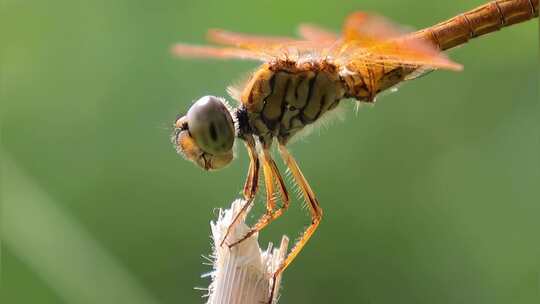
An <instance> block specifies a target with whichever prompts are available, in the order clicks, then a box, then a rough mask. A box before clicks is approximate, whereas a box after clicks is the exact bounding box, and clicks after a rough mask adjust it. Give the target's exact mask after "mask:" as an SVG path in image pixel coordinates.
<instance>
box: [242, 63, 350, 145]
mask: <svg viewBox="0 0 540 304" xmlns="http://www.w3.org/2000/svg"><path fill="white" fill-rule="evenodd" d="M344 96H345V87H344V84H343V82H342V80H341V79H340V76H339V74H338V72H337V68H336V67H335V66H333V65H329V64H320V65H317V64H313V63H311V64H306V65H305V66H297V65H295V64H292V63H286V62H285V63H283V62H281V63H276V64H274V65H264V66H263V67H261V68H260V69H259V70H258V71H257V72H256V73H255V74H254V75H253V77H252V78H251V80H250V81H249V82H248V84H247V86H246V87H245V89H244V92H243V94H242V97H241V98H242V103H243V104H244V106H245V107H246V109H247V112H248V120H249V124H250V127H251V129H252V132H253V133H254V134H255V135H257V136H258V137H259V138H260V139H261V141H262V142H263V143H268V144H270V143H271V140H272V138H273V137H277V138H278V139H279V140H280V141H281V142H282V143H286V142H287V141H288V140H289V139H290V138H291V137H292V136H293V135H294V134H296V133H297V132H298V131H300V130H301V129H302V128H304V127H305V126H306V125H308V124H311V123H313V122H315V121H317V120H318V119H320V118H321V117H322V116H323V115H324V114H325V113H326V112H328V111H330V110H332V109H334V108H335V107H336V106H337V105H338V104H339V101H340V100H341V99H342V98H343V97H344Z"/></svg>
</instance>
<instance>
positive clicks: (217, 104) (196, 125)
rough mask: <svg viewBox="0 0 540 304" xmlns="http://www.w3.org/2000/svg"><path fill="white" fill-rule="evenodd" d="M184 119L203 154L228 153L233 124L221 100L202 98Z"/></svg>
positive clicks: (232, 136)
mask: <svg viewBox="0 0 540 304" xmlns="http://www.w3.org/2000/svg"><path fill="white" fill-rule="evenodd" d="M186 117H187V124H188V127H189V133H190V134H191V135H192V136H193V138H194V139H195V141H196V142H197V144H198V145H199V147H200V148H201V149H202V150H203V151H204V152H207V153H209V154H213V155H221V154H226V153H229V151H230V150H231V149H232V147H233V144H234V124H233V120H232V117H231V113H230V112H229V110H228V109H227V107H226V106H225V103H224V101H223V100H222V99H220V98H218V97H214V96H204V97H202V98H200V99H199V100H197V101H196V102H195V103H194V104H193V105H192V106H191V108H190V109H189V111H188V112H187V115H186Z"/></svg>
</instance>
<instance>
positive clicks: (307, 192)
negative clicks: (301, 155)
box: [270, 143, 323, 301]
mask: <svg viewBox="0 0 540 304" xmlns="http://www.w3.org/2000/svg"><path fill="white" fill-rule="evenodd" d="M279 152H280V153H281V157H282V158H283V160H284V161H285V163H286V164H287V167H289V170H291V173H292V175H293V178H294V180H295V182H296V183H297V184H298V186H299V187H300V189H301V191H302V194H303V196H304V199H305V200H306V202H307V203H308V206H309V210H310V213H311V225H309V227H308V228H307V229H306V230H305V231H304V233H303V234H302V236H301V237H300V239H299V240H298V241H297V242H296V244H295V245H294V247H293V249H292V250H291V252H290V253H289V255H287V258H285V261H283V263H282V264H281V265H280V266H279V268H278V269H277V270H276V271H275V272H274V274H273V277H274V280H273V283H272V286H271V289H270V301H272V299H273V297H274V293H275V282H276V278H277V277H278V276H279V274H281V273H282V272H283V271H284V270H285V269H286V268H287V267H288V266H289V265H290V264H291V262H292V261H293V260H294V259H295V258H296V256H297V255H298V254H299V253H300V251H302V248H303V247H304V246H305V245H306V243H307V242H308V241H309V239H310V238H311V236H312V235H313V233H314V232H315V230H317V227H318V226H319V223H320V222H321V218H322V214H323V212H322V209H321V207H320V206H319V202H318V201H317V198H316V197H315V194H314V193H313V190H312V189H311V187H310V186H309V184H308V182H307V180H306V178H305V177H304V175H303V174H302V171H301V170H300V167H298V164H297V163H296V161H295V160H294V158H293V157H292V155H291V154H290V153H289V151H287V149H286V148H285V146H284V145H283V144H281V143H280V144H279Z"/></svg>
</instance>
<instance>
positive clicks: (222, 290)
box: [207, 199, 289, 304]
mask: <svg viewBox="0 0 540 304" xmlns="http://www.w3.org/2000/svg"><path fill="white" fill-rule="evenodd" d="M244 204H245V201H244V200H241V199H238V200H236V201H234V202H233V203H232V205H231V207H230V209H227V210H220V212H219V216H218V219H217V221H216V222H211V223H210V226H211V228H212V238H213V246H214V252H213V263H214V264H213V267H214V270H213V272H212V273H211V278H212V282H211V284H210V286H209V288H208V291H209V294H208V295H209V298H208V302H207V303H208V304H258V303H270V301H269V296H270V288H271V286H272V285H271V284H272V283H273V282H272V274H273V273H274V271H275V270H276V269H277V268H278V267H279V265H280V264H281V262H282V261H283V259H284V258H285V256H286V253H287V249H288V243H289V239H288V238H287V237H286V236H283V238H282V240H281V245H280V247H279V248H276V249H273V246H272V243H270V244H269V245H268V247H267V249H266V250H264V251H263V250H261V248H260V247H259V243H258V242H257V234H255V235H253V236H251V237H250V238H248V239H246V240H245V241H243V242H242V243H240V244H238V245H236V246H233V247H232V248H229V247H228V246H227V245H226V244H227V243H229V244H231V243H234V241H235V240H238V239H240V238H241V237H243V236H244V235H245V234H246V233H247V232H248V231H249V227H248V226H247V225H246V224H245V217H246V214H247V213H249V210H248V211H247V212H245V213H244V215H241V216H240V218H239V220H238V221H237V222H236V223H235V225H234V226H233V227H232V228H231V231H230V233H229V236H228V238H227V240H226V242H225V244H223V246H220V244H221V242H222V239H223V237H224V236H225V234H226V231H227V228H228V227H229V225H230V224H231V223H232V221H233V219H234V218H235V217H236V215H237V214H238V212H240V210H241V209H242V206H244ZM280 281H281V276H279V277H278V278H276V282H275V284H276V290H279V285H280ZM275 294H276V295H275V296H274V299H272V302H271V303H277V294H278V293H277V292H276V293H275Z"/></svg>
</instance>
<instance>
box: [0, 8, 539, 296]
mask: <svg viewBox="0 0 540 304" xmlns="http://www.w3.org/2000/svg"><path fill="white" fill-rule="evenodd" d="M482 3H483V1H481V0H475V1H464V0H460V1H425V0H424V1H420V0H407V1H395V0H394V1H390V0H371V1H368V0H365V1H345V0H341V1H319V2H314V1H290V0H289V1H268V0H265V1H197V2H195V1H192V2H185V1H178V0H175V1H137V0H130V1H127V0H124V1H122V0H118V1H102V0H97V1H16V0H4V1H3V2H2V7H1V9H0V20H2V21H3V23H2V24H3V26H2V27H1V29H0V33H1V35H0V37H1V38H0V39H1V44H0V46H1V52H2V53H1V56H2V57H1V59H2V62H1V64H2V65H1V91H0V92H1V105H2V117H1V123H2V145H1V151H2V169H3V170H2V171H3V173H2V200H3V204H4V206H3V211H2V217H3V218H2V230H3V232H2V238H3V241H4V244H3V248H2V249H3V250H2V275H3V278H2V285H3V286H2V300H1V302H2V303H134V302H136V303H163V304H165V303H169V304H172V303H202V302H203V301H204V299H201V295H203V294H204V292H200V291H197V290H194V289H193V287H195V286H202V287H204V286H207V284H208V280H207V279H203V278H200V277H199V276H200V274H202V273H204V272H207V271H209V270H210V268H209V267H208V266H205V265H202V264H201V263H202V262H204V260H203V259H202V258H201V257H200V254H208V253H210V242H209V241H210V239H209V235H210V228H209V225H208V223H209V221H210V220H211V219H213V218H215V209H216V208H219V207H226V206H228V205H229V204H230V202H231V201H232V200H233V199H234V198H236V197H237V196H238V194H239V191H240V189H241V186H242V183H243V179H244V176H245V173H246V170H247V165H248V161H247V155H246V153H245V151H244V149H243V147H242V146H239V147H238V148H239V149H238V157H237V160H236V161H235V162H234V163H233V164H232V165H231V166H230V167H228V168H227V169H225V170H222V171H220V172H215V173H211V174H210V173H206V172H203V171H202V170H200V169H199V168H196V167H195V166H194V165H193V164H191V163H188V162H186V161H184V160H182V159H181V157H179V156H178V155H176V153H175V151H174V149H173V148H172V146H171V144H170V143H169V135H170V125H171V124H172V122H173V120H174V118H175V117H176V115H177V114H178V113H182V112H184V111H186V109H187V108H188V107H189V105H190V103H191V102H192V101H193V100H195V99H197V98H198V97H200V96H202V95H206V94H214V95H221V96H225V94H226V93H225V87H226V86H227V85H228V84H230V83H232V82H234V81H236V80H238V79H239V78H241V76H242V75H244V74H245V73H246V72H247V71H250V70H251V69H253V68H254V67H255V66H256V65H255V64H254V63H249V62H224V61H211V60H179V59H174V58H172V57H171V56H170V54H169V47H170V46H171V45H172V44H173V43H174V42H177V41H185V42H194V43H202V42H203V38H204V33H205V30H206V29H207V28H209V27H222V28H226V29H231V30H237V31H247V32H253V33H266V34H279V35H292V34H294V31H295V26H296V25H297V24H298V23H299V22H313V23H319V24H322V25H326V26H328V27H331V28H334V29H336V30H338V29H339V26H340V24H341V21H342V20H343V18H344V17H345V16H346V15H347V14H348V13H350V12H352V11H354V10H367V11H376V12H378V13H380V14H383V15H386V16H388V17H390V18H391V19H393V20H395V21H396V22H398V23H401V24H406V25H410V26H412V27H414V28H421V27H424V26H429V25H432V24H434V23H437V22H439V21H442V20H444V19H446V18H448V17H451V16H453V15H455V14H457V13H461V12H463V11H465V10H468V9H471V8H473V7H475V6H477V5H480V4H482ZM450 56H451V57H452V58H453V59H454V60H456V61H457V62H460V63H462V64H464V66H465V70H464V71H463V72H462V73H452V72H435V73H432V74H430V75H428V76H426V77H423V78H421V79H418V80H415V81H412V82H410V83H407V84H405V85H403V86H402V87H401V88H400V90H399V91H398V92H397V93H394V94H387V95H385V96H381V97H380V98H379V99H378V103H377V105H376V106H374V107H362V108H361V109H360V111H359V112H358V114H354V111H353V107H352V106H350V107H348V109H349V110H350V111H348V114H347V119H346V120H344V121H343V122H339V121H338V122H336V123H335V124H333V125H332V127H330V128H327V129H323V130H321V131H320V132H315V134H313V135H311V136H310V137H308V138H307V139H305V140H302V141H300V142H298V143H296V144H294V145H292V147H291V150H292V151H293V153H294V154H295V156H296V157H297V159H298V161H299V162H300V164H301V165H302V168H303V170H304V173H305V174H306V176H307V177H308V179H309V180H310V182H311V184H312V186H313V188H314V189H315V191H316V192H317V194H318V196H319V200H320V202H321V204H322V207H323V208H324V211H325V218H324V219H323V223H322V224H321V226H320V229H319V231H318V232H317V233H316V234H315V236H314V237H313V239H312V241H311V242H310V243H309V244H308V245H307V246H306V248H305V250H304V251H303V252H302V253H301V254H300V256H299V258H298V259H297V260H296V261H295V263H294V264H293V265H292V266H291V267H290V268H289V270H288V271H287V272H286V273H285V277H284V283H283V284H284V288H283V290H282V291H283V294H282V298H281V301H280V303H295V304H300V303H344V302H348V303H370V304H382V303H392V304H395V303H426V304H427V303H490V304H494V303H538V301H539V286H540V282H539V256H540V246H539V237H538V232H539V231H540V229H539V228H540V227H539V226H540V224H539V221H538V218H539V215H540V207H539V203H538V202H539V201H540V200H539V199H540V190H539V189H540V188H539V185H538V181H539V180H540V165H539V162H540V161H539V157H538V155H540V154H539V152H540V138H539V134H540V119H539V118H540V115H539V114H540V104H539V98H538V97H539V96H538V95H539V92H538V85H539V73H538V19H536V20H535V21H530V22H527V23H526V24H521V25H517V26H513V27H511V28H507V29H504V30H502V31H501V32H498V33H495V34H493V35H490V36H488V37H483V38H480V39H477V40H474V41H472V42H471V43H469V44H468V45H466V46H464V47H461V48H458V49H456V50H453V51H451V52H450ZM280 165H281V164H280ZM261 202H262V198H261V199H259V205H262V203H261ZM298 206H300V204H299V203H298V201H293V207H291V210H290V211H289V213H288V214H287V215H286V216H284V217H283V218H281V219H280V220H279V221H277V222H276V223H275V224H274V225H272V226H271V227H269V228H268V229H267V230H265V232H264V233H263V234H262V235H261V239H262V241H263V242H264V243H266V242H268V241H274V242H277V241H279V237H280V235H282V234H287V235H289V236H291V237H296V236H297V235H298V234H299V232H300V231H301V229H302V228H303V227H304V226H305V225H306V224H308V216H307V212H306V211H305V210H302V209H301V208H299V207H298ZM258 210H261V207H259V209H258Z"/></svg>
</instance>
